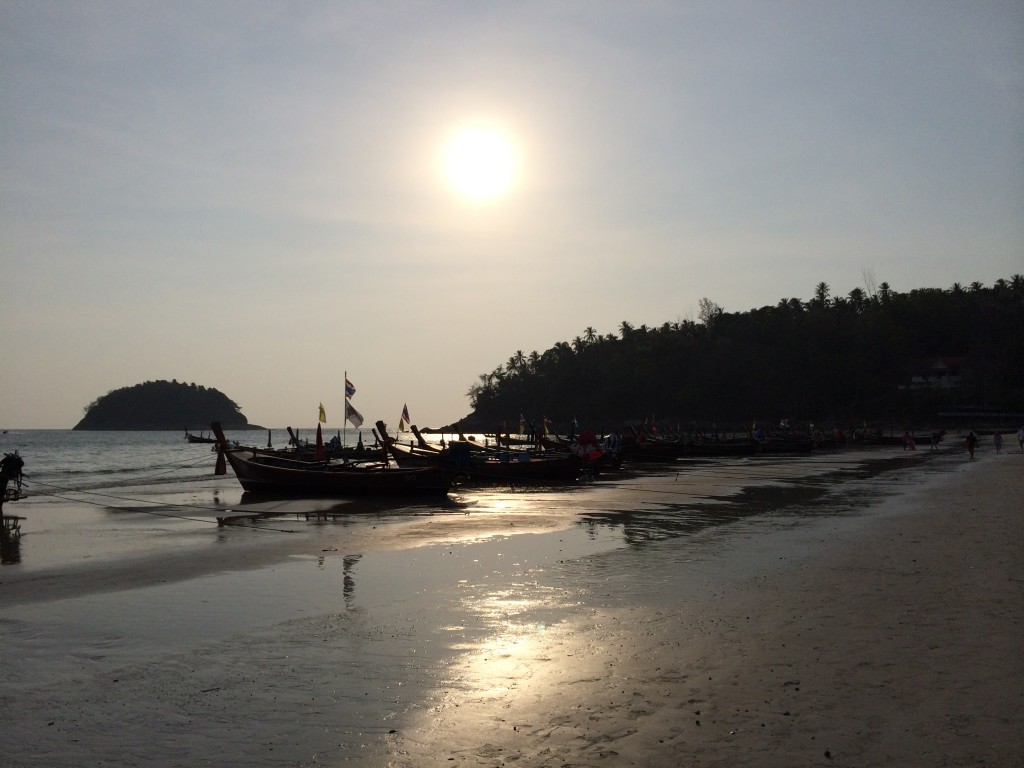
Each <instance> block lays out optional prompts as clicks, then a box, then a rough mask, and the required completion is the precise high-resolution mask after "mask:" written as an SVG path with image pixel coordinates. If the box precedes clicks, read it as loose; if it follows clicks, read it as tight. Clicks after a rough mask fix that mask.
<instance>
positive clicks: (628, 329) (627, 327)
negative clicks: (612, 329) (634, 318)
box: [619, 320, 633, 341]
mask: <svg viewBox="0 0 1024 768" xmlns="http://www.w3.org/2000/svg"><path fill="white" fill-rule="evenodd" d="M619 333H620V334H621V335H622V340H623V341H625V340H626V338H627V337H628V336H629V335H630V334H632V333H633V324H632V323H630V322H629V321H628V320H623V321H622V324H621V325H619Z"/></svg>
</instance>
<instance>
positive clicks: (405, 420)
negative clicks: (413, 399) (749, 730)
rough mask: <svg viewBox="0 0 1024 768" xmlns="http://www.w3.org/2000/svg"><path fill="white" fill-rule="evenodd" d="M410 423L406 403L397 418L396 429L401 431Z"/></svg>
mask: <svg viewBox="0 0 1024 768" xmlns="http://www.w3.org/2000/svg"><path fill="white" fill-rule="evenodd" d="M411 423H412V419H410V418H409V406H408V404H406V405H403V406H402V415H401V416H400V417H399V419H398V431H399V432H401V431H402V430H404V429H405V428H406V427H407V426H409V424H411Z"/></svg>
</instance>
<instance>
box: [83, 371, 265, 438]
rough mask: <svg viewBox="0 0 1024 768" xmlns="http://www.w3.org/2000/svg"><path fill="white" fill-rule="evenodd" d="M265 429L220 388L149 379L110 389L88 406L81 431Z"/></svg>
mask: <svg viewBox="0 0 1024 768" xmlns="http://www.w3.org/2000/svg"><path fill="white" fill-rule="evenodd" d="M211 421H219V422H220V423H221V424H223V425H224V428H225V429H262V427H258V426H256V425H254V424H249V420H248V419H246V417H245V416H244V415H243V414H242V412H241V409H240V408H239V406H238V404H237V403H235V402H234V401H233V400H231V399H230V398H229V397H228V396H227V395H225V394H224V393H223V392H220V391H219V390H216V389H209V388H207V387H202V386H198V385H196V384H194V383H193V384H185V383H179V382H178V381H177V380H175V381H147V382H145V383H144V384H136V385H135V386H133V387H123V388H121V389H115V390H113V391H112V392H108V393H107V394H105V395H103V397H100V398H98V399H97V400H94V401H93V402H92V403H90V404H89V405H88V406H86V408H85V418H83V419H82V420H81V421H80V422H78V424H76V425H75V426H74V429H80V430H182V429H184V430H189V429H209V427H210V422H211Z"/></svg>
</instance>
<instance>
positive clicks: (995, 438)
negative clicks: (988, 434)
mask: <svg viewBox="0 0 1024 768" xmlns="http://www.w3.org/2000/svg"><path fill="white" fill-rule="evenodd" d="M992 445H994V446H995V447H996V453H1002V452H1003V433H1002V432H998V431H997V432H996V433H995V434H994V435H992Z"/></svg>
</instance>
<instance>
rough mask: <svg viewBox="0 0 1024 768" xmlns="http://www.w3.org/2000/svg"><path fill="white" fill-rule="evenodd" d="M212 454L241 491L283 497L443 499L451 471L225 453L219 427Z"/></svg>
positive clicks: (253, 451) (217, 426)
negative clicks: (221, 460)
mask: <svg viewBox="0 0 1024 768" xmlns="http://www.w3.org/2000/svg"><path fill="white" fill-rule="evenodd" d="M212 429H213V431H214V434H215V435H216V436H217V439H218V450H219V452H220V453H221V454H222V455H223V456H224V457H225V459H226V460H227V463H229V464H230V465H231V468H232V469H233V470H234V472H235V476H236V477H237V478H238V482H239V483H241V485H242V488H244V489H245V490H246V491H252V492H257V493H273V494H284V495H288V496H296V497H301V496H327V497H336V498H347V497H350V496H411V495H425V496H429V495H438V496H443V495H445V494H447V493H448V491H449V490H450V489H451V485H452V482H453V480H454V479H455V474H456V473H455V471H454V469H452V468H450V467H444V466H441V465H434V466H423V467H411V468H401V467H390V466H387V465H385V464H380V463H378V464H373V465H368V464H352V463H347V462H334V461H330V460H325V461H321V462H311V461H297V460H295V459H290V458H285V457H281V456H277V455H273V454H268V453H265V452H261V451H259V450H256V449H253V448H241V449H238V448H235V449H233V448H231V447H230V446H229V445H228V442H227V439H226V438H225V437H224V432H223V431H222V430H221V426H220V424H219V423H217V422H214V423H213V425H212Z"/></svg>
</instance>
